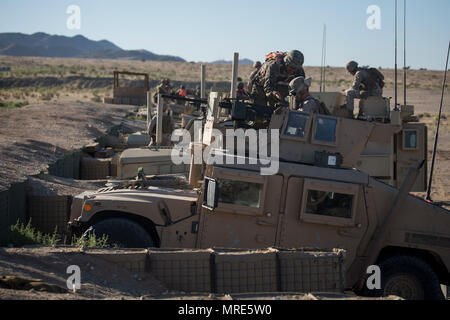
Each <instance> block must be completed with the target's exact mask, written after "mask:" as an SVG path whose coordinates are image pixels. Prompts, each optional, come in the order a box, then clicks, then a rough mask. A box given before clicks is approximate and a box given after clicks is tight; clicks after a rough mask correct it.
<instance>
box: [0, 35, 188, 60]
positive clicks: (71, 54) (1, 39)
mask: <svg viewBox="0 0 450 320" xmlns="http://www.w3.org/2000/svg"><path fill="white" fill-rule="evenodd" d="M0 55H7V56H35V57H62V58H94V59H129V60H156V61H185V60H184V59H182V58H180V57H175V56H168V55H158V54H155V53H152V52H150V51H146V50H123V49H122V48H120V47H118V46H116V45H115V44H114V43H112V42H110V41H107V40H100V41H93V40H89V39H87V38H86V37H83V36H82V35H77V36H74V37H66V36H58V35H49V34H46V33H43V32H38V33H34V34H32V35H27V34H23V33H0Z"/></svg>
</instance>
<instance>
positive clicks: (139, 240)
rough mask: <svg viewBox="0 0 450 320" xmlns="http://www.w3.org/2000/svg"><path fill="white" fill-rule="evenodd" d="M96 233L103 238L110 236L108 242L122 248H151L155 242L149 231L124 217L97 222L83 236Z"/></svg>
mask: <svg viewBox="0 0 450 320" xmlns="http://www.w3.org/2000/svg"><path fill="white" fill-rule="evenodd" d="M92 233H94V234H95V236H96V237H98V238H101V237H103V236H104V235H106V236H107V237H108V244H109V245H110V246H111V247H113V246H118V247H120V248H149V247H154V246H155V242H154V241H153V239H152V237H151V236H150V234H148V232H147V231H146V230H145V229H144V228H143V227H141V226H140V225H139V224H137V223H136V222H134V221H131V220H129V219H124V218H109V219H105V220H102V221H99V222H97V223H95V224H94V225H93V226H91V227H90V228H89V229H87V230H86V231H85V232H84V234H83V237H88V236H89V235H90V234H92Z"/></svg>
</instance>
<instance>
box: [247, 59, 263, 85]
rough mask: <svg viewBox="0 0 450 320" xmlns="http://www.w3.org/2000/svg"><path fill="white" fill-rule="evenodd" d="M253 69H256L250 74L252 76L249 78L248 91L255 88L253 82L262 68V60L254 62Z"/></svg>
mask: <svg viewBox="0 0 450 320" xmlns="http://www.w3.org/2000/svg"><path fill="white" fill-rule="evenodd" d="M253 69H255V70H253V71H252V73H251V74H250V78H249V81H248V83H247V91H248V92H252V88H253V84H254V82H255V78H256V75H257V74H258V72H259V69H261V62H259V61H256V62H255V63H254V64H253Z"/></svg>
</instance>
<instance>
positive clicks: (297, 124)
mask: <svg viewBox="0 0 450 320" xmlns="http://www.w3.org/2000/svg"><path fill="white" fill-rule="evenodd" d="M308 118H309V116H308V115H306V114H302V113H299V112H289V118H288V123H287V125H286V129H285V130H284V135H286V136H291V137H298V138H303V137H304V136H305V129H306V124H307V122H308Z"/></svg>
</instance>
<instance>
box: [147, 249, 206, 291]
mask: <svg viewBox="0 0 450 320" xmlns="http://www.w3.org/2000/svg"><path fill="white" fill-rule="evenodd" d="M213 252H214V251H213V250H210V249H206V250H182V249H172V250H170V249H151V250H149V252H148V255H149V268H148V269H149V271H150V273H151V274H152V275H153V276H154V277H155V278H156V279H158V280H160V281H161V282H162V283H164V285H165V286H166V287H167V288H168V289H170V290H176V291H183V292H211V291H212V290H213V289H214V288H213V286H212V283H213V282H212V278H214V277H213V276H212V274H211V271H212V270H213V269H214V268H211V261H212V260H211V259H212V253H213Z"/></svg>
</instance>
